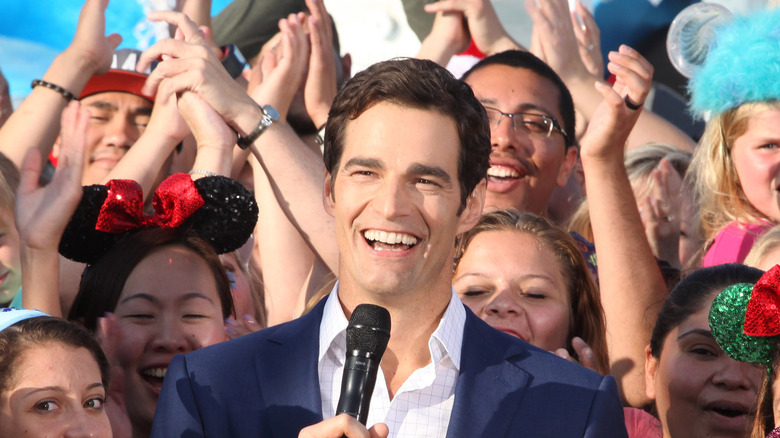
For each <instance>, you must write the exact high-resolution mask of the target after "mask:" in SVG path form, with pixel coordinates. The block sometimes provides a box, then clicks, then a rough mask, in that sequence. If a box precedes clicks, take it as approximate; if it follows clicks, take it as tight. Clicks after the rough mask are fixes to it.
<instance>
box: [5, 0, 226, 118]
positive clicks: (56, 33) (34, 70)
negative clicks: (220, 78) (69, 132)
mask: <svg viewBox="0 0 780 438" xmlns="http://www.w3.org/2000/svg"><path fill="white" fill-rule="evenodd" d="M2 1H3V6H2V8H3V13H2V14H0V69H2V71H3V75H4V76H5V77H6V79H7V80H8V83H9V85H10V88H11V96H12V97H13V98H14V100H15V105H14V107H16V106H18V102H19V100H20V99H22V98H24V97H25V96H27V94H28V93H29V92H30V82H31V81H32V80H33V79H35V78H40V77H41V76H43V73H44V72H46V69H47V68H48V66H49V64H50V63H51V61H52V60H53V59H54V57H55V56H56V55H57V54H58V53H59V52H61V51H62V50H64V49H65V48H66V47H67V46H68V44H69V43H70V40H71V39H72V38H73V34H74V33H75V31H76V23H77V22H78V17H79V12H80V10H81V6H82V5H83V1H82V0H56V1H54V0H44V1H30V0H2ZM160 3H162V4H167V3H168V2H167V1H166V0H162V1H161V0H113V1H111V2H110V3H109V5H108V9H107V10H106V30H107V31H108V32H117V33H119V34H121V35H122V37H123V42H122V45H121V46H120V47H136V48H139V49H144V48H146V47H147V46H148V45H150V44H153V43H154V34H155V32H154V28H153V27H152V26H151V25H150V23H149V22H148V21H146V19H145V18H144V10H152V9H153V8H154V4H160ZM228 3H230V0H213V1H212V14H216V13H217V12H218V11H220V10H222V8H224V7H225V5H227V4H228Z"/></svg>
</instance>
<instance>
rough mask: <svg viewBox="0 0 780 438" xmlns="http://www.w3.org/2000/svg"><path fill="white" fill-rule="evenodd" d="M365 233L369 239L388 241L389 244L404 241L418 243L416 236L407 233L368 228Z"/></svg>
mask: <svg viewBox="0 0 780 438" xmlns="http://www.w3.org/2000/svg"><path fill="white" fill-rule="evenodd" d="M363 235H364V236H365V238H366V239H367V240H371V241H374V242H382V243H387V244H389V245H395V244H398V243H402V244H404V245H414V244H415V243H417V238H416V237H414V236H412V235H409V234H405V233H388V232H387V231H379V230H367V231H365V232H364V233H363Z"/></svg>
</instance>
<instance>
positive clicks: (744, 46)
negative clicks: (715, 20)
mask: <svg viewBox="0 0 780 438" xmlns="http://www.w3.org/2000/svg"><path fill="white" fill-rule="evenodd" d="M778 23H780V10H776V9H775V10H769V11H761V13H760V14H755V15H752V16H749V17H740V18H736V19H735V20H734V22H732V23H731V24H728V25H726V27H724V28H722V29H720V31H719V33H718V36H717V40H716V44H715V45H714V46H713V47H712V48H711V50H710V52H709V54H708V55H707V59H706V61H705V63H704V65H703V66H702V67H701V69H700V70H699V71H698V72H697V73H696V74H695V75H694V77H693V78H692V82H691V91H692V96H693V99H692V106H693V109H694V111H696V112H697V113H698V114H699V115H708V116H709V117H710V120H709V122H708V123H707V128H706V130H705V133H704V135H703V136H702V139H701V142H700V144H699V147H698V148H697V149H696V152H695V154H694V156H693V161H692V163H691V170H692V172H691V177H692V178H693V181H694V182H695V185H696V195H697V198H698V200H699V202H700V224H699V225H700V227H701V229H702V231H703V232H704V236H705V238H706V240H707V242H708V244H707V245H708V247H707V252H706V254H705V256H704V260H703V263H702V265H703V266H713V265H716V264H721V263H729V262H736V263H741V262H742V261H743V260H744V259H745V256H746V255H747V253H748V251H749V250H750V248H751V246H752V245H753V243H754V242H755V240H756V239H757V238H758V236H760V235H761V234H762V233H763V232H764V231H766V229H767V228H769V227H770V226H771V225H773V224H775V223H778V222H780V130H778V128H777V127H778V126H780V104H778V98H780V57H778V53H780V52H778V50H777V46H778V44H780V31H778Z"/></svg>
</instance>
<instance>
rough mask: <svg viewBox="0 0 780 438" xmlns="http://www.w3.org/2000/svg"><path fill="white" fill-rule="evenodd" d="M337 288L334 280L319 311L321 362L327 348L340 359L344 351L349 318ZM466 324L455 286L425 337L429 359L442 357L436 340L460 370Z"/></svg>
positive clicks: (436, 362)
mask: <svg viewBox="0 0 780 438" xmlns="http://www.w3.org/2000/svg"><path fill="white" fill-rule="evenodd" d="M338 287H339V283H338V282H336V284H335V285H334V286H333V290H331V292H330V295H328V301H326V302H325V308H324V309H323V311H322V321H321V322H320V351H319V355H318V357H317V358H318V361H320V362H321V361H322V359H323V357H324V356H325V355H326V354H327V353H328V350H332V352H333V353H334V354H335V357H336V358H338V361H339V362H343V357H344V354H346V350H347V325H349V321H348V320H347V317H346V316H345V315H344V309H342V308H341V303H340V302H339V295H338ZM465 325H466V309H465V308H464V307H463V303H462V302H461V301H460V298H459V297H458V294H457V293H455V289H452V296H451V297H450V302H449V304H448V305H447V309H446V310H445V311H444V316H442V318H441V321H439V325H438V327H436V330H434V331H433V334H432V335H431V338H430V339H429V340H428V349H429V350H430V352H431V360H432V361H433V362H434V363H435V364H438V363H439V362H440V361H441V359H442V357H443V354H442V353H438V352H439V351H440V348H437V347H436V346H435V343H438V345H439V346H440V347H441V348H443V349H444V352H446V355H447V356H449V358H450V360H452V363H453V365H455V368H456V369H458V370H460V353H461V347H462V346H463V331H464V329H465ZM340 353H341V354H340Z"/></svg>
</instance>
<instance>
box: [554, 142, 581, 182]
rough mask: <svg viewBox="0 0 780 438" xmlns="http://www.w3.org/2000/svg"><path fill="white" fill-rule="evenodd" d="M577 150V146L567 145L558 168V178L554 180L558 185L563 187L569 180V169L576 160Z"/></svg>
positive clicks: (571, 168) (572, 167)
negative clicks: (567, 147)
mask: <svg viewBox="0 0 780 438" xmlns="http://www.w3.org/2000/svg"><path fill="white" fill-rule="evenodd" d="M577 152H578V151H577V146H569V149H566V154H565V155H564V156H563V161H562V162H561V167H560V169H558V178H557V179H556V180H555V183H556V184H557V185H558V187H564V186H565V185H566V183H567V182H568V181H569V175H571V171H572V170H573V169H574V163H576V162H577Z"/></svg>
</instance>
